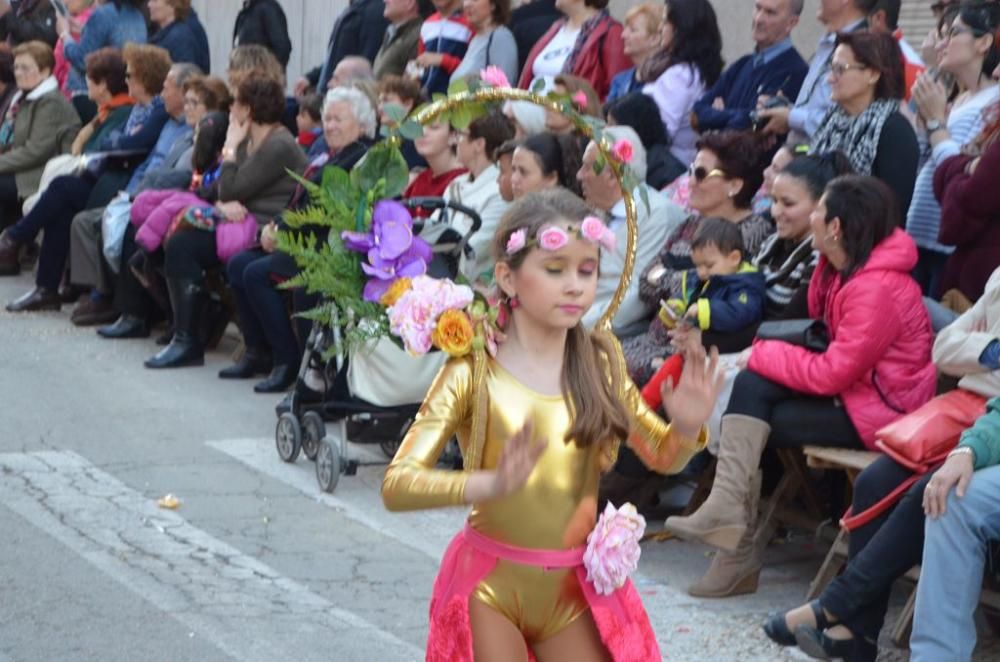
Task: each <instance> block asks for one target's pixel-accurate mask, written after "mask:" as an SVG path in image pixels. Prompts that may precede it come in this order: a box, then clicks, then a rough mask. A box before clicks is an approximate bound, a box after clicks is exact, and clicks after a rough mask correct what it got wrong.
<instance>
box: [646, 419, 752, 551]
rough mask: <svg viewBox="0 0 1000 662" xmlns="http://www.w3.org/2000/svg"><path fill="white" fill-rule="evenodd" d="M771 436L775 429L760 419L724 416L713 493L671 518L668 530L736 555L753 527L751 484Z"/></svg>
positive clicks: (681, 536) (668, 521)
mask: <svg viewBox="0 0 1000 662" xmlns="http://www.w3.org/2000/svg"><path fill="white" fill-rule="evenodd" d="M770 434H771V426H770V425H768V424H767V423H765V422H764V421H762V420H760V419H758V418H752V417H750V416H743V415H740V414H729V415H728V416H723V417H722V432H721V434H720V436H719V459H718V464H717V466H716V469H715V482H713V483H712V492H711V493H710V494H709V495H708V498H707V499H706V500H705V503H703V504H702V505H701V508H699V509H698V510H696V511H695V512H693V513H692V514H690V515H688V516H687V517H682V516H676V517H668V518H667V521H666V523H665V525H664V526H665V527H666V529H667V530H668V531H670V532H672V533H673V534H674V535H676V536H678V537H680V538H683V539H685V540H693V541H697V542H702V543H705V544H706V545H711V546H713V547H718V548H719V549H724V550H726V551H729V552H735V551H736V549H737V547H738V546H739V544H740V540H741V539H742V538H743V535H744V534H745V533H746V531H747V527H748V526H749V521H748V519H747V509H746V504H747V502H748V501H749V500H750V498H751V497H750V491H751V490H750V485H751V483H752V481H753V477H754V475H755V474H756V473H757V465H758V464H760V455H761V453H763V452H764V446H766V445H767V438H768V436H770Z"/></svg>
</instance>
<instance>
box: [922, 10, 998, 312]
mask: <svg viewBox="0 0 1000 662" xmlns="http://www.w3.org/2000/svg"><path fill="white" fill-rule="evenodd" d="M998 24H1000V5H993V6H992V9H990V8H989V6H988V5H986V6H972V5H967V6H965V7H963V8H962V9H960V10H959V11H958V13H957V16H956V17H955V19H954V21H953V22H952V24H951V25H950V26H948V30H952V31H957V32H956V33H955V37H954V38H952V39H949V40H948V47H947V48H945V49H943V52H942V55H941V59H940V61H939V62H938V65H937V70H938V71H939V72H941V73H944V74H948V75H951V76H952V77H954V79H955V83H954V88H953V90H951V91H946V90H945V87H944V85H943V84H942V83H941V82H939V81H938V80H937V79H936V76H935V75H931V74H928V75H925V76H921V77H920V78H919V79H918V81H917V84H916V85H914V86H913V92H914V105H915V106H916V109H917V114H918V116H919V117H920V119H921V120H922V122H921V124H922V130H921V135H920V139H921V140H920V145H921V147H922V148H923V150H922V151H923V152H924V153H923V154H922V155H921V156H923V157H924V158H925V160H924V164H923V166H922V167H921V168H920V172H919V174H918V175H917V181H916V184H915V185H914V189H913V202H912V203H911V204H910V209H909V212H908V213H907V215H906V231H907V232H908V233H909V234H910V236H911V237H913V240H914V241H915V242H917V250H919V251H920V260H919V262H917V271H916V272H915V274H914V277H915V278H916V279H917V282H918V283H919V284H920V287H921V288H922V289H923V291H924V294H925V295H927V296H932V297H939V296H941V294H942V292H940V291H939V290H940V287H939V286H940V284H941V275H942V273H943V271H944V266H945V263H946V262H947V261H948V256H949V255H950V254H951V252H952V250H953V249H952V247H951V246H946V245H944V244H942V243H941V242H939V241H938V236H939V235H940V232H941V207H940V205H939V204H938V201H937V199H936V198H935V197H934V173H935V171H936V170H937V168H938V166H940V165H941V164H942V163H943V162H944V161H945V159H947V158H948V157H951V156H955V155H956V154H958V153H960V152H961V151H962V147H963V146H964V145H966V144H968V143H971V142H972V141H973V140H974V139H975V137H976V136H977V135H978V134H979V132H980V131H981V130H982V128H983V126H984V125H985V124H986V123H987V122H988V121H989V119H990V117H989V113H990V111H992V109H993V108H995V107H996V105H997V102H998V100H1000V85H997V84H996V81H993V80H991V79H990V77H989V76H990V74H991V73H992V72H993V70H994V69H995V68H996V66H997V64H1000V50H998V49H997V45H996V44H995V43H994V32H995V31H996V28H997V26H998ZM976 35H979V36H976ZM954 93H957V95H956V96H955V97H954V98H953V99H952V100H950V101H949V97H950V95H951V94H954Z"/></svg>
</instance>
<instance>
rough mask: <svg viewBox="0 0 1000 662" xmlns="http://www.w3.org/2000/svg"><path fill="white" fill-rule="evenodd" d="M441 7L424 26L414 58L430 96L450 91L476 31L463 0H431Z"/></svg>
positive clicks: (438, 7)
mask: <svg viewBox="0 0 1000 662" xmlns="http://www.w3.org/2000/svg"><path fill="white" fill-rule="evenodd" d="M431 1H432V2H433V4H434V8H435V9H436V10H437V11H435V12H434V13H433V14H431V15H430V16H429V17H427V20H426V21H424V24H423V25H421V26H420V40H419V41H418V42H417V58H416V59H415V60H413V62H414V64H415V66H416V72H417V73H418V75H419V76H420V86H421V87H423V89H424V91H425V92H426V93H427V96H432V95H434V94H444V93H445V92H447V91H448V82H449V80H450V79H451V74H452V73H453V72H454V71H455V70H456V69H458V65H459V64H460V63H461V62H462V58H464V57H465V53H466V51H467V50H468V48H469V42H470V41H472V37H473V30H472V27H471V26H470V25H469V20H468V19H467V18H466V17H465V14H463V13H462V0H431Z"/></svg>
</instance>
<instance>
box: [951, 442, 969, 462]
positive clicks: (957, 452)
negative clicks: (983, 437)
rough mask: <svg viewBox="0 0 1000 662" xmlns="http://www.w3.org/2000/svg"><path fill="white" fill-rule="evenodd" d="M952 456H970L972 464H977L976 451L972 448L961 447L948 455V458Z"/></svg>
mask: <svg viewBox="0 0 1000 662" xmlns="http://www.w3.org/2000/svg"><path fill="white" fill-rule="evenodd" d="M952 455H969V456H971V457H972V463H973V464H975V463H976V451H975V450H974V449H973V448H972V447H971V446H959V447H958V448H956V449H955V450H953V451H952V452H950V453H948V457H951V456H952Z"/></svg>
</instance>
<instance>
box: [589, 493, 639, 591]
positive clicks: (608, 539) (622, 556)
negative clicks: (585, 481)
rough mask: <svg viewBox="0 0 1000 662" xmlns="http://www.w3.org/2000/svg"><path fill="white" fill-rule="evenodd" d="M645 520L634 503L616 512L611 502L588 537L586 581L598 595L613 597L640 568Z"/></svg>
mask: <svg viewBox="0 0 1000 662" xmlns="http://www.w3.org/2000/svg"><path fill="white" fill-rule="evenodd" d="M645 530H646V520H645V519H644V518H643V516H642V515H640V514H639V513H638V512H637V511H636V509H635V506H633V505H632V504H631V503H626V504H624V505H623V506H622V507H621V508H620V509H616V508H615V507H614V506H613V505H612V504H611V503H610V502H609V503H608V505H607V507H605V509H604V513H602V514H601V517H600V518H599V519H598V520H597V525H596V526H595V527H594V530H593V531H591V533H590V535H589V536H587V550H586V551H585V552H584V553H583V565H584V567H585V568H586V569H587V580H588V581H589V582H591V583H592V584H593V585H594V590H595V591H597V593H598V594H599V595H611V594H612V593H614V592H615V591H616V590H618V589H619V588H621V587H622V586H624V585H625V582H626V581H627V580H628V577H629V575H630V574H632V572H634V571H635V569H636V567H638V565H639V555H640V553H641V552H640V549H639V540H640V539H641V538H642V534H643V532H644V531H645Z"/></svg>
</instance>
